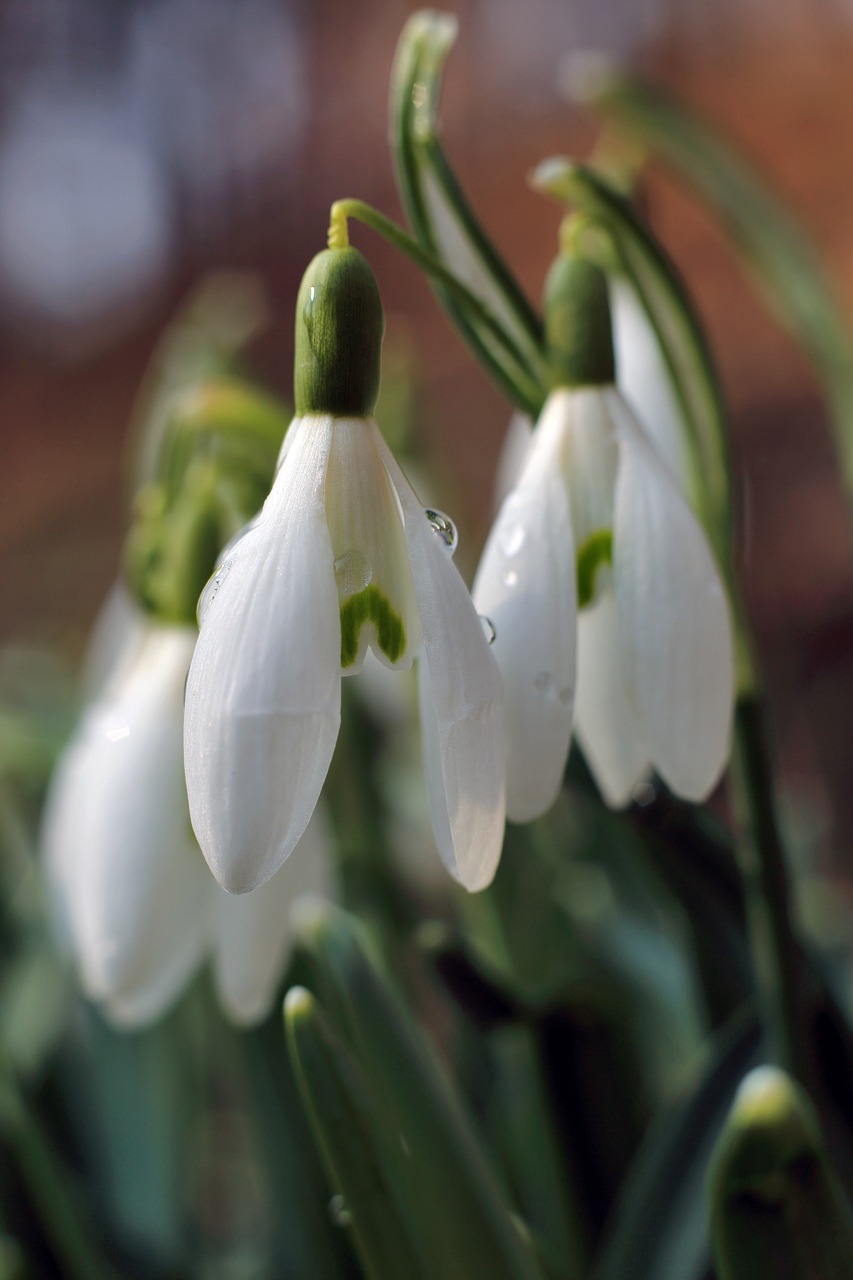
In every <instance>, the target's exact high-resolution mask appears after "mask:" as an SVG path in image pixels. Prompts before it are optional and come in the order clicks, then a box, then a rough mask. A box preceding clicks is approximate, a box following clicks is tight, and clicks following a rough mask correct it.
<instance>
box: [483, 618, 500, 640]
mask: <svg viewBox="0 0 853 1280" xmlns="http://www.w3.org/2000/svg"><path fill="white" fill-rule="evenodd" d="M480 626H481V627H482V628H483V635H484V636H485V637H486V643H487V644H494V643H495V636H496V635H497V632H496V631H495V624H494V623H493V622H492V620H491V618H487V617H486V615H485V614H484V613H481V614H480Z"/></svg>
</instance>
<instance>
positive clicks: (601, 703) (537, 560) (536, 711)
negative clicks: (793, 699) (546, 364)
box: [474, 385, 734, 821]
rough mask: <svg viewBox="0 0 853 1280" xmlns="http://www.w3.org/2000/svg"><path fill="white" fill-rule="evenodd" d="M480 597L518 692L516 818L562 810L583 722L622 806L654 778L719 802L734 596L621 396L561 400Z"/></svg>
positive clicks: (501, 522) (486, 565) (513, 778)
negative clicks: (571, 753) (567, 770)
mask: <svg viewBox="0 0 853 1280" xmlns="http://www.w3.org/2000/svg"><path fill="white" fill-rule="evenodd" d="M474 600H475V603H476V605H477V608H478V609H479V610H480V611H481V612H482V613H484V614H487V615H488V617H489V618H491V620H492V622H493V624H494V627H495V632H496V638H495V642H494V646H493V647H494V652H495V656H496V658H497V660H498V663H499V665H500V667H501V671H502V674H503V676H504V682H505V686H506V690H507V693H506V697H507V725H508V742H509V762H508V790H507V811H508V814H509V816H510V817H511V818H516V819H518V820H520V821H521V820H527V819H530V818H533V817H535V816H537V815H538V814H540V813H543V812H544V811H545V810H546V809H547V808H548V807H549V806H550V804H551V803H552V802H553V800H554V798H555V795H556V793H557V791H558V789H559V786H560V783H561V780H562V775H563V770H564V767H565V762H566V757H567V754H568V747H569V741H570V734H571V729H572V722H573V714H574V725H575V729H576V731H577V734H578V737H579V739H580V742H581V745H582V746H583V748H584V751H585V754H586V755H587V758H588V760H589V763H590V766H591V767H592V769H593V772H594V773H595V776H596V779H597V781H598V783H599V785H600V787H601V790H602V792H603V794H604V796H605V798H606V799H607V800H608V801H609V802H610V803H611V804H613V805H622V804H625V803H626V802H627V801H628V800H629V799H630V796H631V792H632V790H633V787H634V786H635V785H636V783H637V782H638V781H639V780H640V779H641V778H642V777H643V776H644V775H645V774H646V773H647V772H648V771H649V769H650V768H651V767H654V768H655V769H657V771H658V772H659V773H660V775H661V776H662V777H663V778H664V780H665V781H666V782H667V784H668V785H669V786H670V787H671V788H672V790H673V791H675V792H676V793H677V794H679V795H681V796H684V797H685V798H688V799H692V800H698V799H701V798H703V797H704V796H706V795H707V794H708V792H709V791H710V790H711V788H712V787H713V786H714V784H715V782H716V781H717V778H718V777H719V774H720V772H721V770H722V768H723V765H724V763H725V760H726V754H727V749H728V739H729V729H730V721H731V711H732V696H733V679H734V676H733V660H732V643H731V633H730V624H729V615H728V606H727V602H726V596H725V591H724V589H723V586H722V582H721V580H720V575H719V572H718V570H717V567H716V565H715V563H714V559H713V557H712V554H711V551H710V549H709V546H708V543H707V540H706V537H705V534H704V532H703V530H702V529H701V527H700V525H699V523H698V521H697V520H696V518H695V516H694V515H693V513H692V511H691V509H690V507H689V506H688V504H687V501H686V499H685V498H684V496H683V493H682V491H681V487H680V485H679V483H678V480H677V479H676V477H675V475H674V473H673V472H672V471H671V470H670V468H669V467H668V465H667V464H666V463H665V462H664V461H663V459H662V458H661V456H660V454H659V453H658V451H657V450H656V448H655V447H654V445H653V444H652V442H651V440H650V438H649V436H648V434H647V433H646V432H645V431H644V429H643V427H642V426H641V425H640V423H639V422H638V420H637V418H636V417H635V415H634V413H633V411H632V410H631V409H630V408H629V406H628V404H627V403H626V402H625V400H624V399H623V398H622V396H621V395H620V393H619V392H618V391H617V390H616V388H615V387H614V386H607V385H600V386H587V387H563V388H559V389H557V390H555V391H553V392H552V393H551V395H550V396H549V397H548V399H547V401H546V404H545V407H544V408H543V411H542V414H541V416H540V419H539V422H538V424H537V427H536V430H535V432H534V437H533V443H532V446H531V449H530V453H529V455H528V458H527V461H526V464H525V466H524V470H523V472H522V475H521V477H520V479H519V482H518V484H517V486H516V488H515V489H514V490H513V492H512V493H511V494H510V495H509V496H508V497H507V499H506V500H505V502H504V504H503V506H502V507H501V510H500V513H499V515H498V518H497V520H496V522H495V525H494V528H493V529H492V532H491V534H490V536H489V540H488V542H487V545H486V548H485V551H484V553H483V558H482V561H481V564H480V568H479V570H478V573H477V577H476V581H475V584H474ZM575 635H576V636H577V642H576V643H577V647H576V648H575ZM575 688H576V690H577V692H576V694H575Z"/></svg>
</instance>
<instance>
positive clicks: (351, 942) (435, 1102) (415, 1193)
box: [302, 907, 541, 1280]
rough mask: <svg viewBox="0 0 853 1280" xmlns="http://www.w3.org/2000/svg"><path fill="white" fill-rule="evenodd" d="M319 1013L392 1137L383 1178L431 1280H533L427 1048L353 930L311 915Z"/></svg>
mask: <svg viewBox="0 0 853 1280" xmlns="http://www.w3.org/2000/svg"><path fill="white" fill-rule="evenodd" d="M302 936H303V943H304V945H305V947H306V949H307V951H308V952H309V954H310V955H311V957H312V958H313V960H314V962H315V964H316V966H317V970H318V979H319V983H320V987H321V990H320V992H319V994H320V996H321V998H322V1000H323V1003H324V1006H325V1008H326V1009H327V1011H328V1013H329V1016H330V1017H331V1019H332V1020H333V1023H334V1024H335V1026H336V1027H337V1029H338V1030H339V1031H340V1032H341V1033H342V1035H343V1036H344V1039H345V1041H346V1042H347V1044H348V1045H349V1048H350V1050H351V1051H352V1053H353V1055H354V1057H355V1059H356V1061H357V1062H358V1064H359V1066H360V1068H361V1070H362V1072H363V1076H364V1079H365V1080H366V1081H368V1082H369V1088H370V1099H371V1103H372V1106H373V1109H374V1111H375V1114H376V1115H377V1117H379V1118H380V1119H381V1121H382V1123H383V1125H384V1126H385V1128H386V1131H387V1132H388V1133H389V1134H390V1135H392V1141H391V1142H389V1143H388V1145H387V1147H386V1159H387V1160H388V1161H389V1165H388V1169H389V1171H393V1174H394V1177H395V1179H398V1180H399V1185H400V1187H401V1192H402V1194H403V1197H404V1202H405V1205H406V1212H407V1215H408V1217H409V1218H410V1220H411V1221H412V1222H413V1224H414V1225H415V1229H416V1231H417V1235H418V1242H419V1251H420V1254H421V1256H422V1257H423V1258H424V1260H425V1262H426V1263H427V1264H428V1265H427V1270H428V1273H429V1274H430V1275H435V1276H441V1277H442V1278H443V1280H445V1278H446V1280H455V1278H456V1277H458V1278H459V1280H462V1278H463V1277H464V1278H465V1280H541V1278H540V1277H539V1272H538V1268H537V1266H536V1264H535V1262H534V1260H533V1256H532V1253H531V1251H530V1249H529V1247H528V1246H527V1245H526V1244H525V1243H524V1241H523V1239H522V1237H521V1235H520V1233H519V1231H518V1229H517V1228H516V1226H515V1225H514V1223H513V1221H512V1219H511V1217H510V1213H509V1210H508V1207H507V1205H506V1203H505V1201H504V1199H503V1196H502V1194H501V1191H500V1188H499V1186H498V1184H497V1181H496V1178H495V1175H494V1173H493V1171H492V1169H491V1168H490V1166H489V1164H488V1162H487V1159H486V1156H485V1154H484V1151H483V1149H482V1147H481V1145H480V1143H479V1141H478V1139H477V1137H476V1135H475V1134H474V1132H473V1129H472V1128H471V1125H470V1122H469V1121H468V1119H467V1118H466V1116H465V1114H464V1112H463V1110H462V1107H461V1105H460V1102H459V1100H458V1098H457V1097H456V1095H455V1094H454V1093H453V1092H452V1091H451V1089H450V1087H449V1085H448V1082H447V1080H446V1079H445V1077H444V1075H443V1074H442V1072H441V1071H440V1069H439V1067H438V1065H437V1063H436V1061H435V1059H434V1056H433V1054H432V1051H431V1048H430V1046H429V1045H428V1044H427V1042H426V1041H425V1039H424V1038H423V1036H422V1035H421V1034H420V1033H419V1031H418V1029H417V1028H416V1027H415V1026H414V1025H413V1024H412V1023H411V1022H410V1021H409V1019H408V1017H407V1015H406V1013H405V1010H404V1009H403V1007H402V1005H401V1004H400V1003H399V1001H398V999H397V998H396V996H395V994H394V993H393V992H392V991H391V989H390V988H389V987H388V986H387V985H386V983H385V982H384V981H383V980H382V979H381V977H380V975H379V973H378V972H377V970H376V968H375V967H374V965H373V963H372V961H371V960H370V959H369V958H368V955H367V952H366V950H365V947H364V944H363V942H362V940H361V933H360V929H359V927H358V925H357V923H356V922H355V921H354V920H353V919H352V918H351V917H349V916H347V915H346V914H345V913H344V912H341V911H338V910H336V909H334V908H331V907H318V908H317V909H316V911H312V913H311V916H310V918H309V917H306V918H305V919H304V922H303V931H302Z"/></svg>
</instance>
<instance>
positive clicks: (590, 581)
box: [577, 529, 613, 609]
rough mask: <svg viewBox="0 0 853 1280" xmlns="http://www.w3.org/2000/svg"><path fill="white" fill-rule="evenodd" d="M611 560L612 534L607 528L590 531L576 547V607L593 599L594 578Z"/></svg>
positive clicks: (581, 607) (582, 607)
mask: <svg viewBox="0 0 853 1280" xmlns="http://www.w3.org/2000/svg"><path fill="white" fill-rule="evenodd" d="M612 562H613V534H612V532H611V531H610V530H609V529H599V531H598V532H597V533H592V534H590V536H589V537H588V538H587V540H586V542H585V543H584V544H583V546H581V547H580V548H579V549H578V555H577V577H578V608H579V609H584V608H586V606H587V605H589V604H592V602H593V600H594V599H595V579H596V576H597V574H598V570H599V569H600V568H601V566H602V565H605V564H608V565H609V564H612Z"/></svg>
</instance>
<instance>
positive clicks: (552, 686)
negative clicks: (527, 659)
mask: <svg viewBox="0 0 853 1280" xmlns="http://www.w3.org/2000/svg"><path fill="white" fill-rule="evenodd" d="M533 684H534V685H535V687H536V691H537V692H538V693H541V695H542V697H543V698H547V699H548V701H549V702H558V703H559V704H560V706H561V707H568V706H571V703H572V690H571V688H570V687H565V688H562V689H561V688H560V687H559V685H558V684H557V681H556V680H555V678H554V676H553V675H552V674H551V672H550V671H540V672H539V674H538V676H537V677H536V678H535V680H534V681H533Z"/></svg>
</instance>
